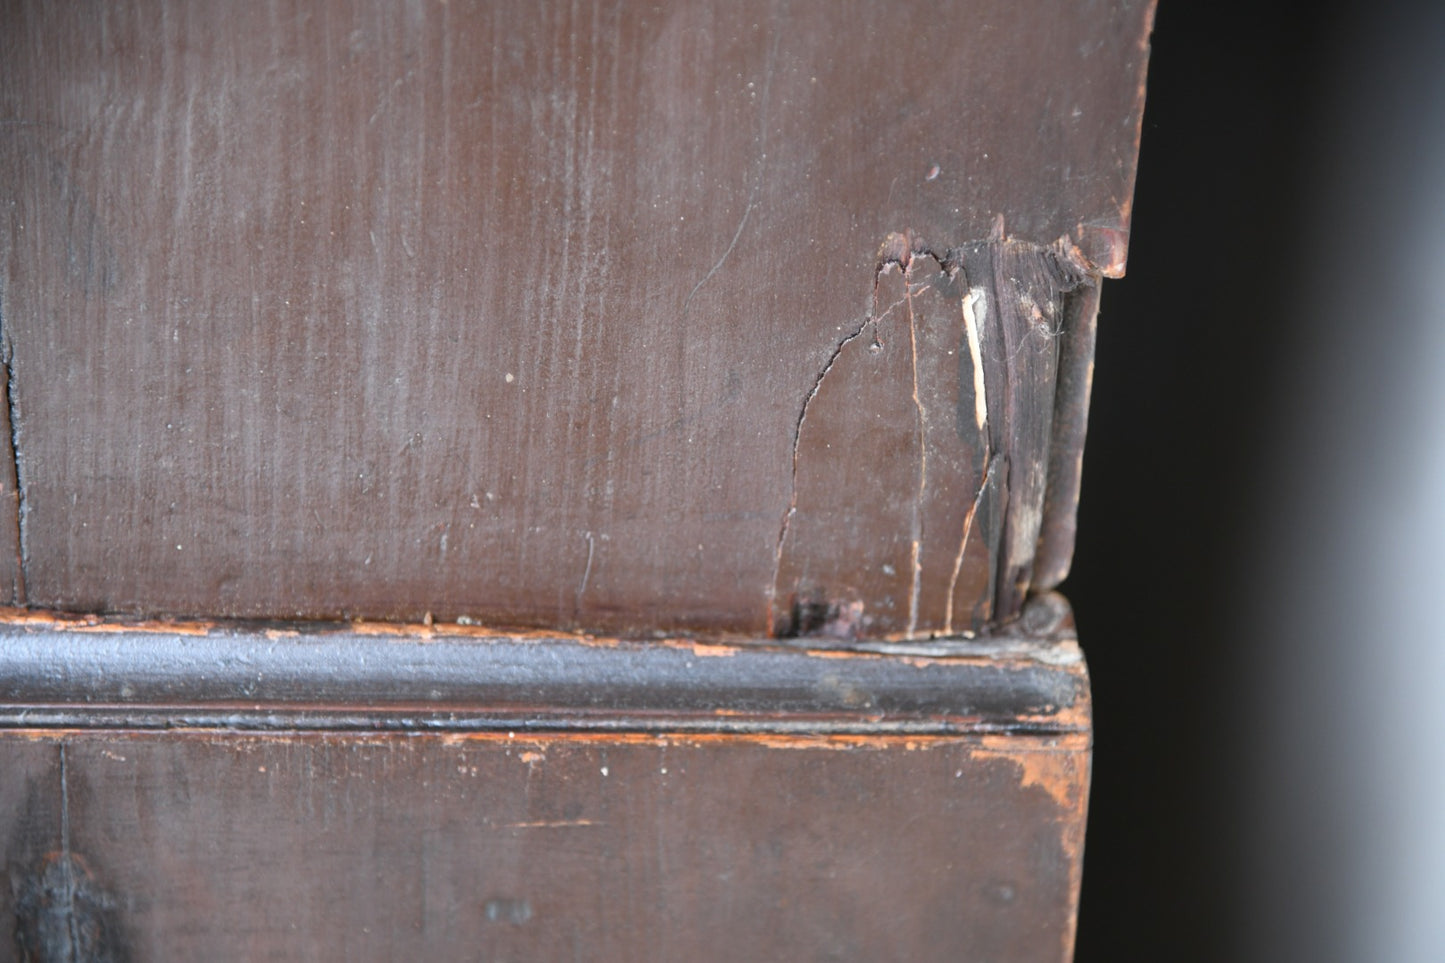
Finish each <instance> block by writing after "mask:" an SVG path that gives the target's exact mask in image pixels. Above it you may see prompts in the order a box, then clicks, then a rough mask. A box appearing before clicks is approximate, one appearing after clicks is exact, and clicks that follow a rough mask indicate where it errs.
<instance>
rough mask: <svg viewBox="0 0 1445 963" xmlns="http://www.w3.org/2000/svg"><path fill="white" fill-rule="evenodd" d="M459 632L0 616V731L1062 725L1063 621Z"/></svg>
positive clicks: (939, 729)
mask: <svg viewBox="0 0 1445 963" xmlns="http://www.w3.org/2000/svg"><path fill="white" fill-rule="evenodd" d="M743 641H744V640H738V642H739V644H735V645H716V644H699V643H695V642H691V641H688V640H674V641H669V642H666V643H651V644H643V643H625V642H619V641H617V640H607V639H591V638H577V637H571V638H569V637H565V636H547V635H535V636H505V635H499V634H497V633H489V632H485V631H481V630H474V629H468V628H465V627H459V626H434V627H425V626H411V627H406V626H389V625H354V626H352V625H348V626H331V627H326V626H312V627H309V628H305V629H297V628H282V627H275V626H247V625H210V624H172V625H149V626H146V625H140V626H132V625H126V624H124V623H118V622H114V621H98V620H79V619H68V620H56V619H53V618H50V617H45V616H35V615H31V616H19V617H17V616H16V614H15V613H12V617H11V618H10V619H9V620H6V621H4V622H0V728H3V727H20V728H39V727H41V726H51V727H56V726H59V727H67V726H72V725H85V726H90V727H95V726H107V727H119V728H132V729H133V728H173V727H176V726H185V727H188V728H195V727H214V728H222V729H239V728H250V729H256V728H260V729H277V728H288V727H289V728H298V727H299V728H321V729H339V730H355V729H361V730H376V729H405V728H414V729H430V730H451V731H468V730H487V729H521V730H571V731H618V730H628V731H641V732H657V731H669V732H671V731H694V732H807V733H825V732H855V733H876V734H882V733H888V732H912V733H933V734H938V733H950V732H951V733H959V732H983V733H1002V732H1022V733H1034V734H1039V733H1044V734H1047V733H1081V732H1086V731H1087V727H1088V706H1087V702H1088V698H1087V696H1088V683H1087V679H1086V676H1085V671H1084V665H1083V660H1082V658H1081V657H1080V655H1079V650H1078V646H1077V644H1076V643H1075V642H1074V640H1073V639H1072V637H1071V636H1070V635H1069V634H1068V633H1067V631H1065V632H1064V633H1063V634H1062V635H1061V634H1058V633H1051V634H1049V635H1048V636H1045V637H1041V638H1029V637H1012V638H1005V639H999V640H992V641H990V642H988V643H983V642H961V643H957V644H955V645H954V646H952V647H951V648H950V649H949V650H948V651H946V652H942V653H936V654H933V655H930V656H920V655H918V654H915V653H899V654H893V653H890V652H889V651H888V650H887V649H886V648H885V649H884V650H883V651H874V652H857V651H851V650H843V649H831V650H830V649H808V648H803V647H801V646H800V647H791V648H776V647H767V646H765V645H762V644H751V645H749V644H742V643H743Z"/></svg>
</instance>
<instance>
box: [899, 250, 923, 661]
mask: <svg viewBox="0 0 1445 963" xmlns="http://www.w3.org/2000/svg"><path fill="white" fill-rule="evenodd" d="M912 278H913V259H912V258H910V259H909V261H908V266H907V267H906V268H905V269H904V272H903V292H904V295H903V296H904V298H905V299H906V300H907V301H908V348H909V351H910V352H911V358H910V362H911V365H912V373H913V407H914V408H915V409H916V410H917V412H918V492H917V494H916V495H915V497H914V499H913V521H912V525H913V531H912V535H913V539H912V542H913V544H912V547H911V549H910V551H911V553H912V554H911V556H910V561H911V564H912V565H913V584H912V587H911V589H910V591H909V594H908V634H909V635H910V636H911V635H913V634H915V633H916V632H917V631H918V601H919V598H920V597H921V596H922V594H923V557H922V550H923V498H924V495H925V493H926V492H927V490H928V410H927V409H926V408H925V407H924V405H923V399H922V398H920V397H919V395H918V318H917V315H916V314H915V313H914V311H913V283H912Z"/></svg>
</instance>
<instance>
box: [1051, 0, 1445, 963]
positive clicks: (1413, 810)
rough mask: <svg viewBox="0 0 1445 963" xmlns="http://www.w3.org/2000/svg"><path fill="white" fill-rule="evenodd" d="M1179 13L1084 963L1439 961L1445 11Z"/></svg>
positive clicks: (1162, 89)
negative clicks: (1141, 962) (1136, 962)
mask: <svg viewBox="0 0 1445 963" xmlns="http://www.w3.org/2000/svg"><path fill="white" fill-rule="evenodd" d="M1442 6H1445V5H1441V4H1426V3H1403V2H1390V0H1386V2H1376V3H1364V2H1333V3H1321V4H1314V5H1306V4H1298V5H1296V4H1287V3H1283V2H1272V3H1270V2H1266V3H1243V2H1236V0H1220V2H1215V3H1190V2H1187V0H1162V2H1161V9H1160V10H1159V14H1158V19H1157V22H1156V28H1155V34H1154V43H1153V55H1152V60H1151V65H1150V89H1149V101H1148V106H1147V108H1146V113H1145V122H1144V126H1145V130H1144V136H1143V143H1142V152H1141V160H1140V170H1139V182H1138V191H1137V195H1136V201H1135V221H1134V231H1133V236H1132V241H1131V250H1130V260H1129V275H1128V277H1127V278H1126V279H1125V280H1124V281H1123V282H1115V283H1111V284H1109V285H1108V286H1107V287H1106V288H1105V292H1104V299H1103V311H1102V315H1101V319H1100V338H1099V355H1098V366H1097V370H1096V376H1095V387H1094V391H1095V394H1094V407H1093V415H1092V423H1091V426H1090V439H1089V449H1088V453H1087V456H1086V461H1085V472H1084V493H1083V504H1082V511H1081V516H1080V542H1079V548H1078V554H1077V556H1076V560H1075V568H1074V575H1072V576H1071V577H1070V579H1069V581H1068V582H1067V583H1066V585H1065V591H1066V592H1067V594H1069V596H1070V597H1071V598H1072V600H1073V601H1074V604H1075V608H1076V611H1077V616H1078V620H1079V624H1080V629H1081V632H1082V638H1083V640H1084V644H1085V649H1086V651H1087V653H1088V656H1089V662H1090V666H1091V669H1092V672H1093V680H1094V694H1095V704H1096V723H1097V731H1096V749H1095V761H1094V791H1093V796H1092V799H1091V813H1090V825H1089V836H1088V842H1087V852H1086V857H1085V876H1084V895H1083V906H1082V912H1081V919H1080V932H1079V945H1078V959H1079V960H1080V961H1100V960H1109V961H1118V960H1151V961H1153V960H1159V961H1194V960H1211V961H1212V960H1261V961H1292V960H1302V961H1304V960H1307V961H1334V960H1339V961H1409V963H1415V961H1421V963H1423V961H1438V960H1442V959H1445V691H1442V690H1445V685H1442V683H1445V625H1442V621H1441V618H1440V617H1439V615H1437V610H1438V609H1439V608H1440V607H1441V604H1442V600H1445V10H1442Z"/></svg>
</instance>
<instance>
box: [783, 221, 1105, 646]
mask: <svg viewBox="0 0 1445 963" xmlns="http://www.w3.org/2000/svg"><path fill="white" fill-rule="evenodd" d="M1093 288H1094V282H1093V280H1092V279H1091V278H1090V276H1089V274H1088V270H1087V266H1086V265H1085V264H1084V263H1083V261H1082V259H1081V258H1080V256H1079V255H1078V252H1077V251H1076V250H1074V249H1072V248H1071V247H1068V246H1066V245H1058V246H1055V247H1054V248H1041V247H1039V246H1037V245H1029V244H1023V243H1020V242H1016V241H1004V240H1002V239H1001V238H999V239H997V240H995V241H992V242H986V243H978V244H969V245H965V246H962V247H956V248H950V249H946V250H935V249H933V248H930V247H929V246H928V245H927V243H925V241H924V240H923V239H921V238H911V237H907V236H902V235H893V236H891V237H890V238H889V239H888V241H887V242H885V244H884V246H883V248H882V249H881V250H880V252H879V264H878V279H877V282H876V284H875V290H874V307H873V310H872V311H871V312H870V313H869V315H868V318H867V320H865V321H864V322H863V324H862V325H860V326H859V327H858V329H857V330H855V331H854V332H852V333H851V334H850V335H849V337H848V338H847V339H845V340H844V342H843V343H842V344H841V345H840V346H839V349H838V352H837V354H836V355H835V356H834V357H833V358H832V359H831V360H830V361H829V363H828V366H827V367H826V368H825V369H824V372H823V374H822V375H821V376H820V377H819V379H818V382H817V384H816V385H815V387H814V389H813V391H812V392H811V393H810V394H809V396H808V400H807V403H806V405H805V407H804V409H803V415H802V418H801V419H800V421H799V426H798V444H797V447H796V449H795V452H794V483H793V493H792V497H791V499H790V503H789V507H788V512H787V514H786V515H785V517H784V522H783V529H782V532H781V533H780V535H779V541H778V573H777V577H776V585H775V590H774V593H775V597H776V598H779V599H782V600H786V604H785V605H784V606H782V607H780V608H779V609H778V610H777V611H775V612H774V628H775V631H777V632H778V634H781V635H799V634H803V635H806V634H812V633H820V634H823V635H841V636H844V637H852V636H856V635H884V636H899V637H905V638H911V637H916V636H918V635H920V634H923V635H935V634H943V635H951V634H954V633H955V632H958V631H976V630H979V629H982V628H983V627H985V626H987V625H988V624H989V623H990V622H992V621H995V620H996V619H998V618H1003V619H1011V618H1013V617H1015V616H1017V615H1018V614H1019V612H1020V610H1021V608H1022V605H1023V600H1024V598H1025V597H1026V595H1027V593H1028V590H1029V588H1030V585H1031V581H1032V574H1033V573H1032V566H1033V560H1034V549H1035V546H1036V544H1037V542H1038V540H1039V538H1040V532H1041V527H1042V523H1043V519H1044V497H1045V482H1046V479H1047V473H1048V466H1049V464H1050V461H1051V458H1052V457H1053V447H1054V440H1055V436H1054V431H1053V415H1054V405H1055V398H1054V384H1055V380H1056V376H1057V371H1058V364H1059V344H1060V342H1061V339H1062V332H1063V330H1064V327H1065V324H1066V322H1073V323H1074V324H1076V325H1077V324H1084V323H1087V324H1092V321H1093V319H1092V315H1091V316H1090V317H1088V318H1081V317H1080V313H1081V312H1080V311H1079V310H1078V309H1077V308H1076V307H1075V305H1074V302H1075V301H1076V300H1083V301H1084V303H1085V306H1086V308H1087V307H1089V306H1092V305H1093V304H1095V303H1096V300H1095V299H1094V298H1093V297H1092V295H1091V292H1092V291H1093ZM870 393H871V394H873V395H875V396H876V397H878V398H879V399H880V401H879V402H878V403H874V404H869V403H861V402H860V399H861V398H866V397H867V396H869V394H870ZM839 439H848V443H847V444H840V443H839ZM1069 440H1071V441H1072V440H1073V439H1069ZM1077 441H1078V443H1080V444H1081V443H1082V437H1079V438H1078V439H1077ZM1080 450H1081V449H1080ZM880 531H881V532H888V533H891V537H890V538H889V539H887V540H886V541H884V540H880V539H879V533H880Z"/></svg>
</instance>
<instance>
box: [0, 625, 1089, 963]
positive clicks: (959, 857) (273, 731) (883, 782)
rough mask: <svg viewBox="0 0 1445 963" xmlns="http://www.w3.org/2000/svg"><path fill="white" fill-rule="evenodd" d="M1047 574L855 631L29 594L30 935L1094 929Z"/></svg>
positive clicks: (10, 772) (512, 955)
mask: <svg viewBox="0 0 1445 963" xmlns="http://www.w3.org/2000/svg"><path fill="white" fill-rule="evenodd" d="M1049 601H1051V602H1052V603H1054V604H1047V605H1044V606H1043V607H1042V608H1038V607H1033V608H1030V609H1028V610H1026V615H1025V618H1024V620H1022V622H1021V623H1020V626H1019V629H1018V630H1017V631H1015V632H1014V633H1013V634H1010V635H1007V636H1003V637H999V638H993V639H987V640H983V639H975V640H941V641H933V642H928V643H917V644H910V645H892V644H888V643H871V644H867V643H865V644H857V645H849V646H847V647H839V648H826V647H821V646H824V645H825V644H826V643H825V642H823V641H821V640H813V641H812V642H810V643H808V644H806V645H805V644H802V643H801V642H800V643H799V644H797V645H786V644H779V643H777V642H768V643H756V642H754V643H748V642H747V641H746V640H739V641H738V643H737V644H716V643H709V644H703V643H697V642H693V641H690V640H686V639H673V640H662V641H658V640H653V641H649V642H627V641H617V640H606V639H599V638H591V637H585V636H568V635H558V634H512V635H505V634H498V633H493V632H488V631H485V630H481V629H477V628H475V627H469V626H454V625H442V624H436V625H431V626H427V625H389V624H348V625H332V626H327V625H314V626H306V627H298V626H283V625H275V624H236V623H175V624H167V623H125V622H121V621H116V620H102V619H78V618H60V617H55V616H49V615H45V616H42V615H36V614H29V613H23V612H10V613H8V614H7V616H6V618H5V619H4V621H3V622H0V758H3V759H4V772H5V778H4V779H0V853H3V858H4V865H5V869H6V871H7V872H8V874H9V882H10V885H9V886H0V947H5V948H7V949H8V948H12V947H13V948H16V949H17V950H18V951H19V953H20V955H21V956H22V958H29V959H41V960H49V959H79V958H84V959H96V960H123V959H203V958H206V959H242V958H250V959H255V958H287V959H342V958H344V959H348V960H352V959H359V960H370V959H376V960H381V959H394V958H396V957H397V956H403V955H404V956H412V957H415V958H431V959H455V958H464V957H465V958H471V957H475V956H480V957H482V958H487V959H503V958H505V959H574V958H576V959H588V960H619V961H621V960H628V961H633V960H658V961H662V960H678V959H692V960H699V961H701V960H756V959H813V958H826V959H858V960H864V959H870V960H871V959H907V960H945V959H957V958H959V956H960V954H961V953H962V954H964V955H966V956H967V957H968V958H974V959H999V960H1004V959H1006V960H1050V961H1058V960H1067V959H1068V958H1070V956H1071V952H1072V942H1073V931H1074V920H1075V913H1076V909H1077V900H1078V885H1079V877H1080V870H1081V865H1082V863H1081V860H1082V843H1083V830H1084V817H1085V807H1086V801H1087V791H1088V775H1089V739H1090V734H1089V724H1090V719H1089V696H1088V687H1087V678H1086V672H1085V667H1084V664H1083V662H1082V660H1081V659H1080V656H1079V650H1078V647H1077V645H1076V643H1075V641H1074V639H1073V634H1072V629H1071V626H1070V625H1069V624H1068V620H1067V616H1066V615H1061V613H1063V612H1064V611H1065V610H1064V609H1063V608H1061V607H1060V604H1059V603H1058V600H1057V599H1056V598H1051V599H1049ZM1029 627H1032V628H1033V629H1034V631H1033V633H1032V634H1028V633H1026V632H1025V631H1024V629H1026V628H1029Z"/></svg>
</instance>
